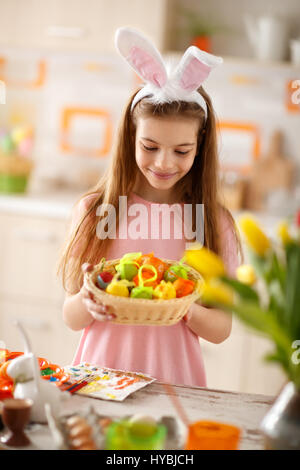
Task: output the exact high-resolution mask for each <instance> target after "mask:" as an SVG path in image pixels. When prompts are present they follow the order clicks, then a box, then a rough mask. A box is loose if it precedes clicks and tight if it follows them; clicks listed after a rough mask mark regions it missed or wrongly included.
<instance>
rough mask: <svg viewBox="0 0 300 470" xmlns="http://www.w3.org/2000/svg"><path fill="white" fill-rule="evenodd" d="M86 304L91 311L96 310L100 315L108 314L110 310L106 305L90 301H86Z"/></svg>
mask: <svg viewBox="0 0 300 470" xmlns="http://www.w3.org/2000/svg"><path fill="white" fill-rule="evenodd" d="M84 303H85V305H86V307H87V308H88V309H89V310H94V311H95V312H99V313H108V308H107V307H106V306H105V305H98V304H96V303H95V302H93V301H92V300H90V299H85V300H84Z"/></svg>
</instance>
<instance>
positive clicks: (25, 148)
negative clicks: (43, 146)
mask: <svg viewBox="0 0 300 470" xmlns="http://www.w3.org/2000/svg"><path fill="white" fill-rule="evenodd" d="M32 144H33V142H32V139H29V138H27V139H22V140H21V142H20V143H19V145H18V152H19V154H20V155H23V156H24V157H27V156H28V155H30V153H31V150H32Z"/></svg>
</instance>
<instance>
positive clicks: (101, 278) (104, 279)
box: [97, 272, 113, 289]
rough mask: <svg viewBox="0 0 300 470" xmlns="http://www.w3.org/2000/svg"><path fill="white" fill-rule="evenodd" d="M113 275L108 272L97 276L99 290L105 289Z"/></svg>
mask: <svg viewBox="0 0 300 470" xmlns="http://www.w3.org/2000/svg"><path fill="white" fill-rule="evenodd" d="M112 278H113V275H112V274H111V273H109V272H102V273H100V274H98V275H97V284H98V287H100V289H106V287H107V286H108V284H109V283H110V282H111V280H112Z"/></svg>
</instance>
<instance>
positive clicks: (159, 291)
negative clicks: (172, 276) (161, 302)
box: [153, 281, 176, 300]
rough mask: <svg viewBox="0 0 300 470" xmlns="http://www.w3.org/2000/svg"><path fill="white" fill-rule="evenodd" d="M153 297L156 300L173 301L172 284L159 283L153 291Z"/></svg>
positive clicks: (174, 295)
mask: <svg viewBox="0 0 300 470" xmlns="http://www.w3.org/2000/svg"><path fill="white" fill-rule="evenodd" d="M153 297H154V298H156V299H166V300H168V299H175V297H176V289H175V287H174V286H173V284H172V282H165V281H161V282H160V284H158V286H157V287H155V289H154V291H153Z"/></svg>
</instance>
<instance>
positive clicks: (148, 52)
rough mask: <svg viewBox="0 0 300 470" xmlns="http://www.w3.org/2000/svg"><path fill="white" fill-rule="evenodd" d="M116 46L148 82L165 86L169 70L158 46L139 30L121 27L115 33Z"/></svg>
mask: <svg viewBox="0 0 300 470" xmlns="http://www.w3.org/2000/svg"><path fill="white" fill-rule="evenodd" d="M115 43H116V48H117V50H118V51H119V52H120V54H121V55H122V56H123V57H124V59H125V60H126V61H127V62H128V63H129V64H130V65H131V67H132V68H133V69H134V70H135V71H136V73H137V74H138V75H139V76H140V77H141V78H142V79H144V80H145V81H146V82H150V83H152V84H153V85H155V86H157V87H160V88H161V87H163V86H164V85H165V83H166V81H167V72H166V68H165V65H164V62H163V59H162V57H161V55H160V53H159V52H158V50H157V49H156V47H155V46H154V45H153V44H152V43H151V42H150V41H149V39H147V38H146V37H145V36H143V35H142V34H141V33H140V32H139V31H136V30H134V29H131V28H119V29H117V31H116V35H115Z"/></svg>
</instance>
